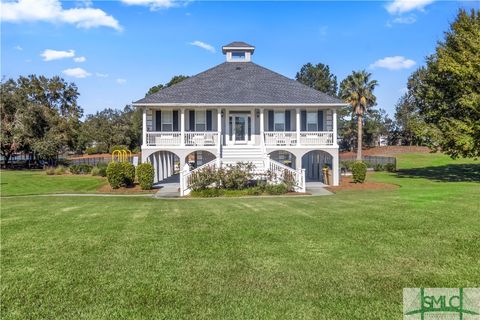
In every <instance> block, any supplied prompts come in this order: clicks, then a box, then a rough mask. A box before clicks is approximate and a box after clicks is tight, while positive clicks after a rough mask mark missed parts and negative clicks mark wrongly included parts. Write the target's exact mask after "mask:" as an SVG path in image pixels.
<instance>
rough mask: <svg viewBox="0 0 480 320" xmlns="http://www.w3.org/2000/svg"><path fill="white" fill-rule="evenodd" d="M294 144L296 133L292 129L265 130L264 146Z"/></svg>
mask: <svg viewBox="0 0 480 320" xmlns="http://www.w3.org/2000/svg"><path fill="white" fill-rule="evenodd" d="M296 144H297V133H296V132H294V131H293V132H292V131H270V132H265V145H266V146H295V145H296Z"/></svg>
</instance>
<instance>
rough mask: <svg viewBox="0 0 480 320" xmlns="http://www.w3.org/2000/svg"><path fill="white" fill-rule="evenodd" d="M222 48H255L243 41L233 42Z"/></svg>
mask: <svg viewBox="0 0 480 320" xmlns="http://www.w3.org/2000/svg"><path fill="white" fill-rule="evenodd" d="M224 47H239V48H255V47H254V46H252V45H251V44H248V43H246V42H243V41H233V42H232V43H229V44H227V45H224Z"/></svg>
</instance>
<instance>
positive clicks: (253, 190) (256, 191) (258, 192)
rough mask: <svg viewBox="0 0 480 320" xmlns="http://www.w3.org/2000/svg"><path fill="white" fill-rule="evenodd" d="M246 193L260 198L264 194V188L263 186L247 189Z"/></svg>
mask: <svg viewBox="0 0 480 320" xmlns="http://www.w3.org/2000/svg"><path fill="white" fill-rule="evenodd" d="M245 191H246V192H245V193H246V194H247V195H249V196H259V195H261V194H262V193H263V191H264V187H263V186H256V187H251V188H247V189H245Z"/></svg>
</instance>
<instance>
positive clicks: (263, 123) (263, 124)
mask: <svg viewBox="0 0 480 320" xmlns="http://www.w3.org/2000/svg"><path fill="white" fill-rule="evenodd" d="M264 117H265V115H264V109H263V108H260V144H261V145H262V146H264V145H265V134H264V131H265V122H264V121H265V120H264Z"/></svg>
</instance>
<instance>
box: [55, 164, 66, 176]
mask: <svg viewBox="0 0 480 320" xmlns="http://www.w3.org/2000/svg"><path fill="white" fill-rule="evenodd" d="M65 172H67V169H66V168H65V167H64V166H58V167H56V168H55V174H56V175H62V174H65Z"/></svg>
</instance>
